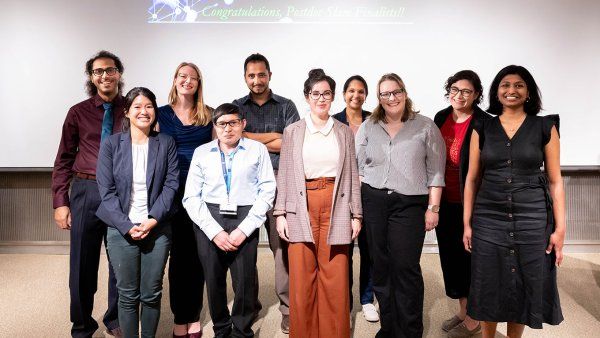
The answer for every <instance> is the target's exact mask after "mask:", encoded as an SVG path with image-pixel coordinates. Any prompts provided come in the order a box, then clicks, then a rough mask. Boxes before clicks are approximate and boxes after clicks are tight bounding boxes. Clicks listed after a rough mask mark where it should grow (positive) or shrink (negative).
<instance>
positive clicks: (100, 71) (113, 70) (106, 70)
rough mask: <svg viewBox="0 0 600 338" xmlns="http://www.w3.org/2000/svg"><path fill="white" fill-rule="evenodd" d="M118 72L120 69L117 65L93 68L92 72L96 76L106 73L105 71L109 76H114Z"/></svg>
mask: <svg viewBox="0 0 600 338" xmlns="http://www.w3.org/2000/svg"><path fill="white" fill-rule="evenodd" d="M118 72H119V69H117V68H115V67H108V68H96V69H92V74H94V76H102V75H104V73H106V75H108V76H113V75H115V74H117V73H118Z"/></svg>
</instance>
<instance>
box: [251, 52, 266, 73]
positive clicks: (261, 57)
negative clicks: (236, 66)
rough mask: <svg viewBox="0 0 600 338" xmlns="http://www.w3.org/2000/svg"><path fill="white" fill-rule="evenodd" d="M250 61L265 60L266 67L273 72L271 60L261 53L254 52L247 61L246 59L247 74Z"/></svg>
mask: <svg viewBox="0 0 600 338" xmlns="http://www.w3.org/2000/svg"><path fill="white" fill-rule="evenodd" d="M250 62H264V63H265V67H267V70H268V71H269V72H271V66H270V65H269V60H267V58H266V57H265V56H264V55H262V54H260V53H254V54H252V55H250V56H248V57H247V58H246V61H244V74H246V68H247V67H248V64H249V63H250Z"/></svg>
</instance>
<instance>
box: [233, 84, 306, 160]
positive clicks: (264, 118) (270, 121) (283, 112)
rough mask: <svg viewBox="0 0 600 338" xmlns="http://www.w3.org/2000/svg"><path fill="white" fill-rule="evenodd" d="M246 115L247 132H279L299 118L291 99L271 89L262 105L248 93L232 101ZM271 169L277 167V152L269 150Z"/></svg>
mask: <svg viewBox="0 0 600 338" xmlns="http://www.w3.org/2000/svg"><path fill="white" fill-rule="evenodd" d="M233 104H235V105H237V106H238V107H240V109H241V111H242V113H243V114H244V116H245V117H246V129H245V131H247V132H249V133H280V134H283V130H284V129H285V127H287V126H289V125H290V124H292V123H294V122H296V121H298V120H300V115H298V109H296V105H295V104H294V102H292V100H290V99H286V98H285V97H282V96H279V95H276V94H274V93H273V91H271V96H270V97H269V100H267V102H265V103H264V104H263V105H262V106H259V105H258V104H256V102H254V101H252V98H251V97H250V95H246V96H244V97H242V98H239V99H237V100H234V101H233ZM269 156H270V157H271V163H272V164H273V169H275V170H277V169H279V153H271V152H269Z"/></svg>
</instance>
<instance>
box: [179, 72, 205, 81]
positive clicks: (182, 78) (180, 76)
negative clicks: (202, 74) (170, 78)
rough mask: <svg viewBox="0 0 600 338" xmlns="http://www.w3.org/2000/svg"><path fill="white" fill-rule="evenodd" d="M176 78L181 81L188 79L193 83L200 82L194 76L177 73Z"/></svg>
mask: <svg viewBox="0 0 600 338" xmlns="http://www.w3.org/2000/svg"><path fill="white" fill-rule="evenodd" d="M177 77H178V78H179V79H181V80H183V81H187V80H188V79H190V81H193V82H198V81H200V79H199V78H197V77H195V76H191V75H188V74H183V73H178V74H177Z"/></svg>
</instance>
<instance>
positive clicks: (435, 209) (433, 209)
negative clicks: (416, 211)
mask: <svg viewBox="0 0 600 338" xmlns="http://www.w3.org/2000/svg"><path fill="white" fill-rule="evenodd" d="M427 210H431V212H435V213H436V214H437V213H438V212H440V206H439V205H435V204H429V205H428V206H427Z"/></svg>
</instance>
